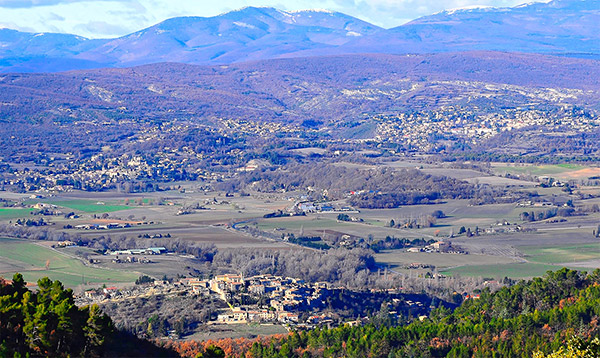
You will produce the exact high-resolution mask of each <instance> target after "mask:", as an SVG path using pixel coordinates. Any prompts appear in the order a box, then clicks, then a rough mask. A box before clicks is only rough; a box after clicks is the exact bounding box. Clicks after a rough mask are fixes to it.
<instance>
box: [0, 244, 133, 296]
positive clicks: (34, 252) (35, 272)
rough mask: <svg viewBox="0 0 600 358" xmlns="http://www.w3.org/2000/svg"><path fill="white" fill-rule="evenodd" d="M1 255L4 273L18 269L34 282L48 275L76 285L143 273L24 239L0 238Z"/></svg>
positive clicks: (126, 278)
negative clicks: (84, 259) (110, 266)
mask: <svg viewBox="0 0 600 358" xmlns="http://www.w3.org/2000/svg"><path fill="white" fill-rule="evenodd" d="M0 258H2V262H3V265H2V266H0V268H1V269H2V271H1V272H0V276H4V277H5V278H9V279H10V278H12V276H13V275H14V273H15V272H20V273H22V274H23V276H24V277H25V280H26V281H27V282H30V283H33V282H37V280H38V279H40V278H42V277H46V276H47V277H49V278H50V279H53V280H60V281H61V282H62V283H63V284H64V285H65V286H67V287H75V286H78V285H80V284H82V283H84V284H88V283H89V284H100V283H105V284H110V283H121V282H127V283H132V282H134V281H135V279H136V278H137V277H139V273H137V272H134V271H117V270H108V269H102V268H96V267H89V266H86V265H84V264H83V263H82V262H81V261H80V260H79V259H78V258H75V257H72V256H69V255H66V254H64V253H62V252H59V251H57V250H53V249H51V248H48V247H44V246H42V245H37V244H36V243H33V242H28V241H24V240H14V239H0ZM47 263H48V269H46V264H47Z"/></svg>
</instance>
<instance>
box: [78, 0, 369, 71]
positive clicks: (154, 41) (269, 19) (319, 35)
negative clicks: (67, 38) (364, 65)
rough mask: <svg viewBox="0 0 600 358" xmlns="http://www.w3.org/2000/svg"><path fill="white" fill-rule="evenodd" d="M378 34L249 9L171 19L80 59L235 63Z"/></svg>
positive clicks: (345, 21)
mask: <svg viewBox="0 0 600 358" xmlns="http://www.w3.org/2000/svg"><path fill="white" fill-rule="evenodd" d="M379 30H380V28H378V27H377V26H374V25H371V24H369V23H366V22H364V21H361V20H358V19H356V18H353V17H350V16H347V15H344V14H341V13H334V12H328V11H299V12H284V11H279V10H276V9H273V8H256V7H247V8H244V9H241V10H237V11H232V12H229V13H226V14H223V15H219V16H216V17H211V18H202V17H181V18H174V19H170V20H167V21H164V22H162V23H160V24H158V25H155V26H152V27H150V28H147V29H145V30H142V31H139V32H136V33H133V34H131V35H128V36H125V37H122V38H119V39H116V40H112V41H109V42H107V43H105V44H104V45H102V46H100V47H98V48H96V49H94V50H91V51H86V52H85V53H82V54H80V55H78V56H77V57H78V58H81V59H87V60H93V61H101V62H112V63H115V64H118V65H119V66H123V65H132V64H142V63H152V62H164V61H173V62H184V63H209V62H213V63H231V62H239V61H245V60H253V59H264V58H277V57H279V56H280V55H282V54H290V53H294V52H296V51H300V50H305V49H320V48H327V47H333V46H338V45H341V44H343V43H346V42H348V41H349V40H350V39H352V38H354V37H357V36H363V35H370V34H373V33H375V32H377V31H379Z"/></svg>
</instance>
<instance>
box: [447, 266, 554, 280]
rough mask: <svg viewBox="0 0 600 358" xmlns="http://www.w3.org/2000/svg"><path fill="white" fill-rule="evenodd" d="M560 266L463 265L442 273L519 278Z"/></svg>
mask: <svg viewBox="0 0 600 358" xmlns="http://www.w3.org/2000/svg"><path fill="white" fill-rule="evenodd" d="M560 268H561V266H554V265H545V264H538V263H531V262H526V263H510V264H498V265H476V266H462V267H456V268H452V269H449V270H446V271H442V273H443V274H447V275H461V276H475V277H488V278H496V279H501V278H504V277H510V278H517V279H518V278H530V277H535V276H543V275H544V274H545V273H546V271H556V270H559V269H560Z"/></svg>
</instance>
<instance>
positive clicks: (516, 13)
mask: <svg viewBox="0 0 600 358" xmlns="http://www.w3.org/2000/svg"><path fill="white" fill-rule="evenodd" d="M599 24H600V4H599V3H598V1H596V0H554V1H551V2H549V3H531V4H525V5H521V6H517V7H513V8H472V9H463V10H450V11H443V12H440V13H437V14H434V15H431V16H426V17H423V18H420V19H417V20H414V21H412V22H410V23H408V24H406V25H403V26H399V27H396V28H392V29H389V30H387V31H385V32H382V33H378V34H375V35H372V36H369V37H366V38H364V39H359V40H356V41H355V42H354V43H352V44H349V45H347V46H346V48H345V49H346V50H348V51H353V52H384V53H426V52H446V51H472V50H495V51H509V52H534V53H554V54H576V53H579V54H596V55H598V54H600V31H599V30H600V25H599Z"/></svg>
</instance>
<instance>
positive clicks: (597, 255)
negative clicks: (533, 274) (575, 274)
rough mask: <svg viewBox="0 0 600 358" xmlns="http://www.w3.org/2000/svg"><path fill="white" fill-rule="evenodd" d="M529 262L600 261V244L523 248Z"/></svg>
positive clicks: (522, 250)
mask: <svg viewBox="0 0 600 358" xmlns="http://www.w3.org/2000/svg"><path fill="white" fill-rule="evenodd" d="M520 250H521V252H523V253H524V254H525V255H526V258H527V260H529V261H532V262H537V263H543V264H564V263H576V262H580V261H589V260H595V259H600V244H588V245H573V246H560V247H545V248H521V249H520Z"/></svg>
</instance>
